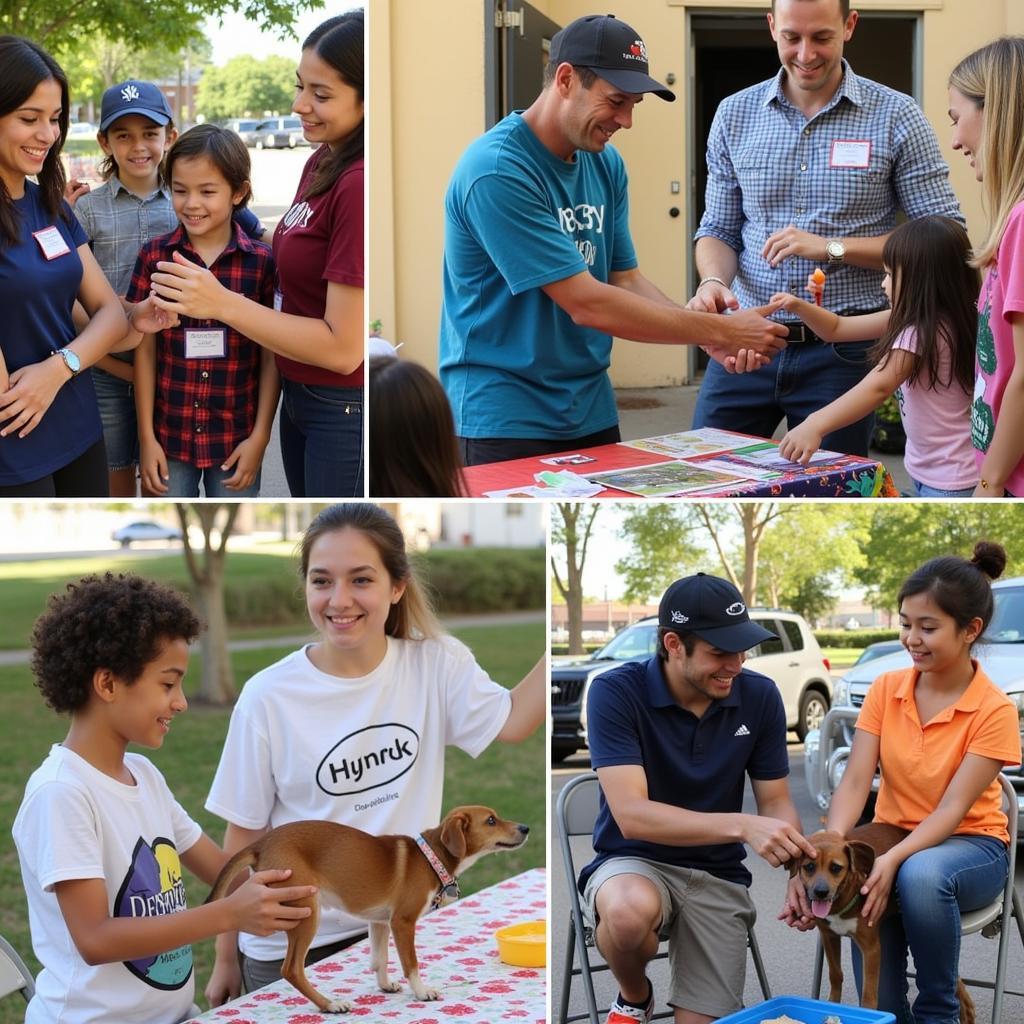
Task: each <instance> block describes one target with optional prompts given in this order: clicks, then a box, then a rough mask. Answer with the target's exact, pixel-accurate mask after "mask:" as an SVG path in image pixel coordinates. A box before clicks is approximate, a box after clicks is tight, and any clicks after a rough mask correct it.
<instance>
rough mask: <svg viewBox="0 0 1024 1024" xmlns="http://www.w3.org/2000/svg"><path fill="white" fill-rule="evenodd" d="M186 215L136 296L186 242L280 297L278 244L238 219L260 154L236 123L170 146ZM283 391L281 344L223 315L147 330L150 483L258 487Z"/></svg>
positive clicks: (145, 272) (212, 489) (215, 268)
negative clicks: (261, 341) (270, 343)
mask: <svg viewBox="0 0 1024 1024" xmlns="http://www.w3.org/2000/svg"><path fill="white" fill-rule="evenodd" d="M167 179H168V181H169V182H170V184H171V197H172V200H173V202H174V209H175V212H176V213H177V214H178V219H179V220H180V222H181V224H180V226H179V227H178V228H177V229H176V230H175V231H172V232H171V233H170V234H168V235H161V236H160V237H159V238H154V239H153V240H152V241H150V242H148V243H147V244H146V245H144V246H143V247H142V249H141V250H140V251H139V257H138V260H137V261H136V264H135V270H134V272H133V274H132V279H131V284H130V285H129V288H128V294H127V297H126V298H127V301H128V302H140V301H141V300H142V299H144V298H146V297H147V296H148V295H149V290H150V275H151V274H152V273H153V272H154V271H155V270H156V264H157V263H158V262H159V261H160V260H170V259H171V256H172V253H174V252H179V253H181V254H182V255H183V256H184V257H186V258H187V259H189V260H191V261H192V262H194V263H197V264H199V265H200V266H204V265H205V266H206V267H207V268H209V270H210V271H211V273H213V274H214V276H215V277H216V278H217V279H218V280H219V281H220V282H221V284H223V285H224V286H225V287H226V288H229V289H231V290H232V291H235V292H239V293H241V294H242V295H245V296H246V297H247V298H250V299H253V300H255V301H256V302H259V303H261V304H262V305H265V306H272V305H273V301H274V260H273V256H272V255H271V251H270V247H269V246H268V245H266V244H265V243H263V242H258V241H255V240H254V239H252V238H249V236H248V235H246V234H245V232H243V231H242V230H241V229H240V228H238V226H237V225H236V224H235V223H234V221H233V220H232V216H231V215H232V212H233V211H234V210H236V209H239V208H241V207H242V206H244V205H245V203H246V202H247V201H248V199H249V196H250V195H251V187H250V183H249V153H248V150H247V149H246V148H245V145H244V144H243V143H242V141H241V139H240V138H239V137H238V136H237V135H236V134H235V133H234V132H231V131H228V130H227V129H223V128H218V127H216V126H214V125H209V124H203V125H197V126H196V127H195V128H192V129H190V130H189V131H187V132H185V134H184V135H182V136H181V137H180V138H179V139H178V141H177V142H176V143H175V144H174V145H173V146H172V147H171V149H170V151H169V152H168V154H167ZM279 394H280V378H279V377H278V372H277V368H276V366H275V364H274V356H273V353H272V352H270V351H269V350H268V349H263V348H260V346H259V345H257V344H256V343H255V342H253V341H251V340H250V339H249V338H246V337H245V336H244V335H242V334H239V332H238V331H236V330H235V329H234V328H232V327H228V326H227V325H226V324H223V323H220V322H219V321H217V320H195V319H192V318H189V317H184V318H182V319H181V320H180V321H179V322H178V323H177V324H176V325H175V326H173V327H170V328H168V329H166V330H164V331H161V332H160V333H159V334H158V335H147V336H145V337H144V338H143V339H142V342H141V344H140V345H139V348H138V350H137V351H136V356H135V407H136V412H137V415H138V422H139V468H140V472H141V475H142V484H143V488H144V492H148V493H149V494H151V495H160V496H164V495H167V496H170V497H183V498H189V497H198V496H199V484H200V482H202V484H203V491H204V493H205V495H206V497H208V498H221V497H236V498H250V497H251V498H254V497H257V496H258V495H259V489H260V466H261V465H262V462H263V453H264V451H265V450H266V447H267V444H268V442H269V441H270V431H271V426H272V424H273V422H274V413H275V411H276V409H277V400H278V396H279Z"/></svg>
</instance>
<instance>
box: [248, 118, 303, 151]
mask: <svg viewBox="0 0 1024 1024" xmlns="http://www.w3.org/2000/svg"><path fill="white" fill-rule="evenodd" d="M252 134H253V139H254V141H253V143H252V145H254V146H255V147H256V148H257V149H294V148H295V147H296V146H308V145H309V143H308V142H307V141H306V137H305V136H304V135H303V134H302V121H301V120H300V119H299V118H297V117H294V116H292V117H271V118H269V119H268V120H266V121H261V122H260V123H259V124H258V125H257V126H256V127H255V128H254V129H253V133H252Z"/></svg>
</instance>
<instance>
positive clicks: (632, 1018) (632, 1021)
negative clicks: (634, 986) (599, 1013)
mask: <svg viewBox="0 0 1024 1024" xmlns="http://www.w3.org/2000/svg"><path fill="white" fill-rule="evenodd" d="M647 984H648V985H649V986H650V990H651V994H650V995H649V996H648V997H647V1002H646V1003H644V1005H643V1006H627V1005H626V1004H625V1003H623V1002H622V993H621V992H620V993H619V994H618V995H617V996H616V997H615V1002H614V1003H612V1005H611V1008H610V1009H609V1010H608V1016H607V1017H606V1018H605V1022H604V1024H649V1022H650V1019H651V1017H652V1015H653V1014H654V986H653V985H652V984H651V983H650V982H649V981H648V983H647Z"/></svg>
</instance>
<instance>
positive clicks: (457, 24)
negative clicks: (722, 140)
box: [369, 0, 1024, 387]
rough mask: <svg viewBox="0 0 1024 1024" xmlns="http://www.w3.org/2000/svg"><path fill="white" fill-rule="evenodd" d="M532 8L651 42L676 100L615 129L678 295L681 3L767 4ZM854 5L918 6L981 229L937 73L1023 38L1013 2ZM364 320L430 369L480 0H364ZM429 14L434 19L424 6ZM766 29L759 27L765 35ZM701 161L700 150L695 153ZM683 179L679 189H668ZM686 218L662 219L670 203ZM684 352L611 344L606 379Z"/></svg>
mask: <svg viewBox="0 0 1024 1024" xmlns="http://www.w3.org/2000/svg"><path fill="white" fill-rule="evenodd" d="M534 6H535V7H537V8H539V9H540V10H542V11H543V12H544V13H546V14H547V15H548V16H549V17H551V18H552V19H554V20H555V21H557V22H559V23H560V24H566V23H567V22H569V21H571V20H572V19H573V18H576V17H579V16H581V15H583V14H589V13H592V12H593V11H595V10H600V12H601V13H613V14H617V15H619V16H620V17H622V18H625V19H626V20H628V21H629V23H630V24H631V25H632V26H633V27H634V28H635V29H636V30H637V31H638V32H639V33H640V34H641V36H643V38H644V40H645V41H646V42H647V47H648V52H649V54H650V59H651V74H652V75H654V77H655V78H657V79H659V80H662V81H663V80H664V79H665V77H666V76H667V75H668V74H669V73H672V74H674V75H675V78H676V82H675V86H674V89H675V91H676V93H677V94H678V99H677V101H676V102H675V103H664V102H662V101H661V100H659V99H657V98H656V97H654V96H648V97H647V98H646V99H645V100H644V102H643V104H642V105H641V107H639V108H638V109H637V111H636V115H635V120H634V126H633V129H632V130H631V131H629V132H622V133H620V134H619V135H618V136H617V137H616V145H617V146H618V147H619V149H620V150H621V151H622V154H623V157H624V159H625V161H626V166H627V168H628V170H629V176H630V215H631V216H630V222H631V226H632V232H633V240H634V243H635V245H636V248H637V252H638V254H639V257H640V267H641V269H642V270H643V271H644V273H645V274H646V275H647V276H648V277H649V278H650V279H651V280H652V281H653V282H654V283H655V284H656V285H657V286H658V287H659V288H661V289H662V291H664V292H665V293H666V294H667V295H668V296H669V297H671V298H672V299H675V300H677V301H680V302H683V301H685V300H686V299H687V298H688V296H687V295H686V294H685V293H684V288H685V283H686V282H687V281H688V280H689V273H690V260H691V258H692V243H691V240H690V238H689V236H688V233H687V225H688V221H687V218H686V215H685V206H684V201H685V199H686V196H687V193H688V191H689V187H688V182H689V180H690V175H691V174H692V172H693V168H692V167H691V166H689V164H688V161H687V153H686V131H685V124H684V112H685V110H686V109H687V108H686V96H685V93H684V87H685V84H686V81H687V74H688V68H687V62H686V54H687V50H688V43H689V40H688V39H687V20H686V15H687V11H694V10H699V11H707V10H709V9H713V10H760V11H764V10H767V7H768V4H767V2H766V0H733V2H732V3H726V2H714V0H632V2H630V3H625V2H615V0H605V2H604V4H603V5H595V4H594V3H593V0H542V2H535V3H534ZM855 6H856V7H857V8H858V9H859V10H862V11H869V10H870V11H875V10H878V11H882V10H894V11H904V12H908V11H909V12H913V11H921V12H923V17H924V35H923V38H924V60H923V106H924V111H925V114H926V115H927V117H928V119H929V120H930V121H931V123H932V125H933V126H934V128H935V131H936V133H937V134H938V137H939V142H940V145H941V148H942V153H943V156H944V157H945V158H946V159H947V160H948V162H949V163H950V166H951V174H952V183H953V188H954V190H955V191H956V193H957V195H958V196H959V198H960V202H961V204H962V206H963V208H964V212H965V214H966V216H967V219H968V226H969V229H970V231H971V234H972V237H975V238H978V237H980V235H981V233H982V231H983V230H984V226H985V219H984V215H983V212H982V208H981V197H980V189H979V186H978V183H977V182H976V181H975V180H974V175H973V172H972V171H971V169H970V167H969V166H968V165H967V163H966V161H965V160H963V159H962V158H961V157H960V156H959V154H956V153H953V152H952V150H951V149H950V148H949V119H948V117H947V116H946V107H947V94H946V78H947V76H948V74H949V71H950V69H951V68H952V67H953V65H954V64H955V63H956V62H957V60H959V59H960V57H962V56H963V55H965V54H966V53H968V52H969V51H970V50H972V49H974V48H976V47H977V46H981V45H982V44H984V43H985V42H987V41H989V40H991V39H993V38H994V37H996V36H998V35H1001V34H1004V33H1020V34H1024V2H1022V0H904V2H897V0H863V2H861V3H859V4H857V3H855ZM369 9H370V40H371V42H370V60H371V71H370V91H369V95H370V117H369V123H370V143H369V148H370V168H371V173H370V192H369V195H370V199H369V201H370V219H369V225H370V243H369V244H370V289H369V292H370V297H369V303H370V316H371V318H375V317H378V318H380V319H381V320H382V321H383V324H384V334H385V336H386V337H388V338H389V339H391V340H392V341H401V342H404V344H405V348H404V349H403V352H404V353H405V354H406V355H407V356H408V357H410V358H414V359H416V360H418V361H419V362H422V363H424V364H425V365H427V366H429V367H431V368H436V365H437V329H438V320H439V309H440V295H441V253H442V246H443V237H442V236H443V223H444V216H443V214H444V192H445V188H446V185H447V182H448V176H449V174H450V173H451V169H452V167H453V166H454V164H455V162H456V161H457V159H458V157H459V155H460V154H461V153H462V151H463V149H464V148H465V147H466V145H468V143H469V142H470V141H471V140H472V139H474V138H475V137H476V136H477V135H479V134H480V133H481V132H482V131H483V130H484V67H483V59H484V58H483V46H484V5H483V2H482V0H441V2H440V3H437V4H432V5H426V4H423V2H422V0H369ZM428 12H429V13H428ZM765 32H766V34H767V28H766V29H765ZM696 158H697V159H703V154H696ZM672 181H679V182H680V183H681V186H682V193H681V195H679V196H673V195H671V193H670V191H669V186H670V183H671V182H672ZM673 205H679V206H680V207H682V208H683V209H684V215H683V216H680V217H678V218H675V219H673V218H671V217H670V216H669V214H668V210H669V207H671V206H673ZM685 368H686V358H685V350H684V349H678V348H669V347H667V346H666V347H662V346H654V345H639V344H636V343H634V342H629V341H617V342H616V343H615V349H614V355H613V359H612V380H613V381H614V383H615V384H616V385H617V386H620V387H641V386H653V385H665V384H678V383H681V382H682V381H683V380H684V379H685V373H686V369H685Z"/></svg>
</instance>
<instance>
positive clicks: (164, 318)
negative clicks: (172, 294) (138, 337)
mask: <svg viewBox="0 0 1024 1024" xmlns="http://www.w3.org/2000/svg"><path fill="white" fill-rule="evenodd" d="M128 322H129V323H130V324H131V325H132V330H135V331H138V332H139V333H140V334H156V333H158V332H159V331H166V330H167V329H168V328H170V327H177V326H178V323H179V320H178V316H177V314H176V313H169V312H168V311H167V310H166V309H160V308H159V306H157V305H156V303H155V302H154V301H153V296H152V295H148V296H147V297H146V298H144V299H143V300H142V301H141V302H139V303H137V304H136V305H135V307H134V308H133V309H132V311H131V313H130V314H129V316H128Z"/></svg>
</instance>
